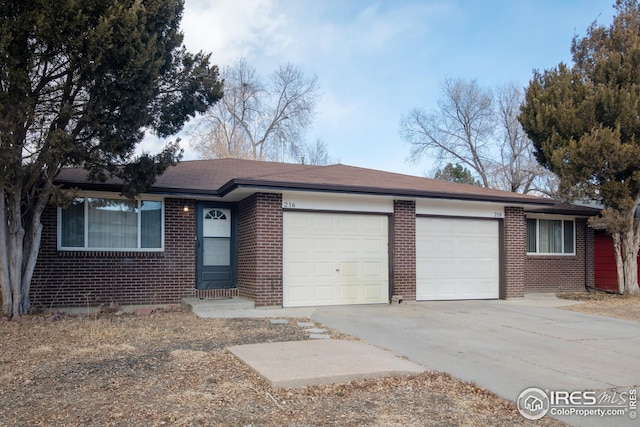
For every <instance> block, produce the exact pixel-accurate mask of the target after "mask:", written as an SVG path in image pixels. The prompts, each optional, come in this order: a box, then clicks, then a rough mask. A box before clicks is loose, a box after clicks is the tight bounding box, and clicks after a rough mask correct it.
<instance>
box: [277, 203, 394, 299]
mask: <svg viewBox="0 0 640 427" xmlns="http://www.w3.org/2000/svg"><path fill="white" fill-rule="evenodd" d="M388 223H389V221H388V217H387V216H386V215H362V214H338V213H316V212H285V213H284V214H283V301H282V302H283V306H285V307H296V306H297V307H300V306H315V305H339V304H370V303H387V302H388V300H389V255H388V253H389V252H388V241H389V237H388V235H389V226H388Z"/></svg>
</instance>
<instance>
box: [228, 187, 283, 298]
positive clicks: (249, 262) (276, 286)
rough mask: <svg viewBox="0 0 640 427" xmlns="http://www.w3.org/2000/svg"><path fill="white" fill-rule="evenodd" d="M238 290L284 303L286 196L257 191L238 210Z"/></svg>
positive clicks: (244, 294)
mask: <svg viewBox="0 0 640 427" xmlns="http://www.w3.org/2000/svg"><path fill="white" fill-rule="evenodd" d="M238 230H239V231H238V293H239V295H240V296H241V297H245V298H249V299H252V300H253V301H255V303H256V306H262V307H265V306H282V196H281V195H280V194H268V193H256V194H254V195H252V196H250V197H248V198H247V199H245V200H243V201H241V202H240V206H239V209H238Z"/></svg>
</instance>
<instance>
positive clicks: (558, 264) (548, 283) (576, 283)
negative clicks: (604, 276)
mask: <svg viewBox="0 0 640 427" xmlns="http://www.w3.org/2000/svg"><path fill="white" fill-rule="evenodd" d="M585 232H586V234H585ZM585 243H589V244H588V246H587V248H589V249H588V251H587V253H586V254H585ZM585 259H586V260H587V262H586V263H585ZM585 265H586V270H585ZM593 271H594V269H593V230H592V229H590V228H589V229H586V220H585V219H576V254H575V255H527V256H526V260H525V284H524V291H525V292H574V291H584V290H585V289H586V288H585V285H588V286H591V287H592V286H593V282H594V276H593Z"/></svg>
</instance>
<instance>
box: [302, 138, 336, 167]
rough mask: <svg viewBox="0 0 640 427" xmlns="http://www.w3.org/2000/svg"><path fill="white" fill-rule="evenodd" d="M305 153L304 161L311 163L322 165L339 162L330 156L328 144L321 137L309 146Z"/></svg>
mask: <svg viewBox="0 0 640 427" xmlns="http://www.w3.org/2000/svg"><path fill="white" fill-rule="evenodd" d="M304 153H305V154H304V163H306V164H309V165H315V166H322V165H329V164H331V163H337V162H338V160H336V159H333V158H332V157H330V156H329V149H328V148H327V144H326V143H325V142H324V141H323V140H322V139H320V138H318V139H316V142H315V143H314V144H313V145H311V146H309V147H307V148H306V150H305V151H304Z"/></svg>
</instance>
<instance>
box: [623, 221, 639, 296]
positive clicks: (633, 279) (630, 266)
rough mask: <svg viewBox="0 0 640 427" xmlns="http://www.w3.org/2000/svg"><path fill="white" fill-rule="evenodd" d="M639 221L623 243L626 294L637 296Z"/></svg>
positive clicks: (626, 235)
mask: <svg viewBox="0 0 640 427" xmlns="http://www.w3.org/2000/svg"><path fill="white" fill-rule="evenodd" d="M639 224H640V222H639V221H634V224H633V226H632V227H631V229H630V230H629V231H627V232H626V233H625V234H624V240H623V241H622V254H623V264H624V293H626V294H635V293H638V292H640V288H638V247H639V242H640V228H639Z"/></svg>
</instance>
